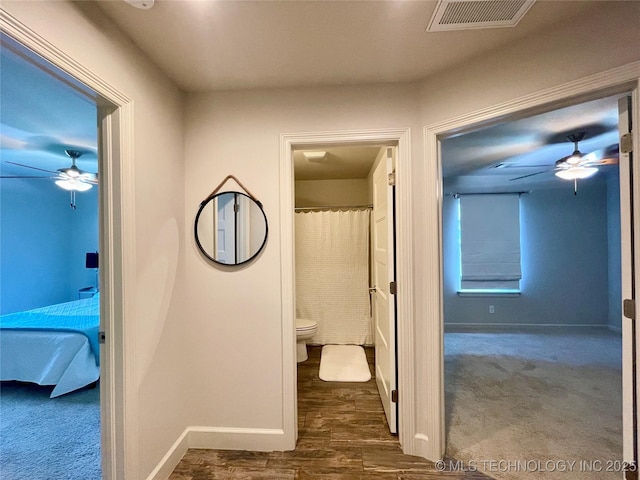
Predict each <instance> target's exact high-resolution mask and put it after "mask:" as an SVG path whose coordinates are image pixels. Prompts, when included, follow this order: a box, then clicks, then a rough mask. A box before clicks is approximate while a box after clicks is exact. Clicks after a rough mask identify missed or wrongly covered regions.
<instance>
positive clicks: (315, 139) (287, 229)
mask: <svg viewBox="0 0 640 480" xmlns="http://www.w3.org/2000/svg"><path fill="white" fill-rule="evenodd" d="M409 133H410V131H409V129H388V130H370V131H359V132H358V131H356V132H354V131H348V132H328V133H313V134H300V135H296V134H290V135H288V134H287V135H282V137H281V147H282V148H281V182H282V185H283V188H282V190H281V191H282V197H281V218H282V224H281V232H282V238H283V241H282V265H283V270H282V272H283V297H282V300H283V342H284V343H283V348H284V352H283V353H284V355H285V358H286V359H287V360H288V361H285V365H289V362H290V369H289V367H286V368H285V372H286V375H288V376H287V377H286V378H285V385H284V392H283V393H284V398H285V412H290V413H291V415H286V418H285V424H284V425H285V431H288V432H291V433H292V435H291V436H290V437H289V438H290V441H291V442H292V444H295V439H296V438H297V436H298V420H299V418H298V405H297V363H296V361H295V360H296V355H295V353H296V349H295V318H296V316H295V315H296V310H295V307H296V305H295V283H294V282H295V258H294V255H295V235H294V208H295V202H294V194H295V188H294V186H295V180H294V156H293V154H294V151H296V150H303V149H306V150H322V149H324V148H329V147H339V146H341V147H347V146H350V147H363V146H368V147H371V146H373V147H395V153H396V157H397V158H396V162H395V168H396V172H395V174H396V175H395V176H396V194H395V198H396V201H395V206H396V220H395V222H394V223H395V225H396V242H395V243H396V251H395V265H396V268H395V278H396V279H398V282H399V283H400V284H401V285H403V287H404V288H402V289H399V290H398V292H397V294H396V296H395V300H396V305H397V307H396V308H397V316H396V318H397V337H396V342H395V343H396V345H397V348H396V352H395V353H396V355H395V356H396V358H397V360H398V361H397V363H396V365H397V366H396V367H394V369H393V370H394V371H395V372H396V373H397V378H398V382H399V383H401V384H402V385H405V388H406V392H407V396H406V397H404V398H403V396H402V395H399V396H398V402H397V403H396V405H397V407H398V410H399V411H400V412H402V413H401V415H399V416H398V417H397V423H398V429H397V430H398V435H399V440H400V443H401V444H402V448H403V450H404V451H405V453H412V452H413V451H412V448H413V443H415V442H414V441H413V437H414V435H413V430H414V426H413V425H412V424H411V422H409V421H408V420H409V419H410V418H411V415H412V411H413V408H414V405H413V404H412V402H411V401H409V400H410V398H411V396H410V395H409V392H410V391H411V390H412V389H413V364H414V363H413V360H412V359H413V344H412V341H411V338H412V335H411V331H412V328H411V324H410V319H411V318H412V315H411V305H412V304H413V299H412V297H413V294H412V285H413V274H412V271H413V265H414V263H413V259H412V248H411V231H412V226H411V224H410V222H409V218H411V217H410V206H411V202H410V198H411V195H410V190H411V182H410V178H411V175H410V169H411V167H410V147H409V144H410V141H409V139H410V138H409ZM287 332H292V334H293V335H292V334H291V333H287ZM292 337H293V339H294V342H291V340H289V339H291V338H292ZM289 342H291V343H289ZM373 370H374V369H373V368H372V371H373ZM374 389H375V390H377V387H375V386H374ZM390 391H391V390H390ZM378 401H379V400H378ZM288 428H290V430H287V429H288ZM394 438H395V437H394ZM397 440H398V439H396V441H397Z"/></svg>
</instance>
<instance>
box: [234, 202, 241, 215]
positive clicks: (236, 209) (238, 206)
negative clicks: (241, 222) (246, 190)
mask: <svg viewBox="0 0 640 480" xmlns="http://www.w3.org/2000/svg"><path fill="white" fill-rule="evenodd" d="M239 211H240V205H238V204H237V203H235V204H234V205H233V213H238V212H239Z"/></svg>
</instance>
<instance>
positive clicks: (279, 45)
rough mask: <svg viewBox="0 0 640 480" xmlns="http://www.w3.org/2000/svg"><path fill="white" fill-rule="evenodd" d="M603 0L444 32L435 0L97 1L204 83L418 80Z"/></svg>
mask: <svg viewBox="0 0 640 480" xmlns="http://www.w3.org/2000/svg"><path fill="white" fill-rule="evenodd" d="M602 3H603V2H601V1H593V0H587V1H584V0H575V1H544V0H540V1H537V2H536V3H535V4H534V5H533V7H532V8H531V9H530V10H529V11H528V13H527V14H526V15H525V17H524V18H523V19H522V20H521V21H520V23H519V24H518V25H517V26H516V27H513V28H492V29H482V30H478V29H476V30H465V31H447V32H426V31H425V29H426V28H427V26H428V24H429V20H430V19H431V15H432V13H433V11H434V9H435V7H436V4H437V2H436V1H433V0H431V1H426V0H423V1H407V0H396V1H391V0H388V1H353V0H346V1H318V0H316V1H305V0H293V1H247V0H238V1H229V0H220V1H212V0H211V1H206V0H182V1H175V0H156V1H155V5H154V6H153V7H152V8H151V9H149V10H140V9H136V8H134V7H132V6H131V5H129V4H127V3H125V2H124V1H121V0H101V1H98V2H97V5H98V6H99V8H100V9H101V10H102V12H103V13H104V14H106V15H107V16H108V17H109V18H111V20H112V21H113V22H115V23H116V25H117V26H118V27H119V28H120V29H121V30H122V32H123V33H124V34H125V35H127V36H128V37H130V38H131V39H132V41H133V42H134V43H135V44H136V45H137V46H138V47H139V48H140V49H141V50H142V51H143V52H144V53H145V54H146V55H147V56H148V57H149V58H151V59H152V60H153V62H154V63H156V64H157V65H158V66H159V67H160V68H161V69H162V70H163V71H164V72H165V73H166V75H167V76H168V77H169V78H171V79H172V80H173V81H174V82H175V84H176V85H178V86H179V87H180V88H182V89H183V90H185V91H209V90H221V89H222V90H227V89H245V88H259V87H292V86H318V85H345V84H367V83H384V82H412V81H418V80H422V79H424V78H426V77H428V76H429V75H432V74H433V73H435V72H437V71H440V70H442V69H445V68H448V67H451V66H454V65H458V64H460V63H462V62H464V61H465V60H467V59H469V58H474V57H476V56H478V55H481V54H482V53H484V52H488V51H490V50H492V49H496V48H498V47H500V46H503V45H506V44H509V43H512V42H513V41H515V40H518V39H521V38H523V37H526V36H529V35H535V34H544V30H545V29H546V28H548V27H550V26H551V25H554V24H556V23H560V22H570V21H571V19H572V17H574V16H575V15H578V14H584V13H585V12H586V11H587V10H589V9H593V8H597V7H598V6H602ZM604 3H606V2H604Z"/></svg>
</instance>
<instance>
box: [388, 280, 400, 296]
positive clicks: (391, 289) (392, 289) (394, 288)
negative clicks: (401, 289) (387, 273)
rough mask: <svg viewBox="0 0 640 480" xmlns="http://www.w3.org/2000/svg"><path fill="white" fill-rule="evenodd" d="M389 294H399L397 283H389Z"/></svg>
mask: <svg viewBox="0 0 640 480" xmlns="http://www.w3.org/2000/svg"><path fill="white" fill-rule="evenodd" d="M389 293H390V294H391V295H395V294H396V293H398V285H397V284H396V282H391V283H389Z"/></svg>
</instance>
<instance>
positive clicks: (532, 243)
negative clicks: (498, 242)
mask: <svg viewBox="0 0 640 480" xmlns="http://www.w3.org/2000/svg"><path fill="white" fill-rule="evenodd" d="M456 202H457V200H455V199H454V198H453V197H450V196H447V197H445V199H444V206H443V230H444V239H443V246H444V301H445V302H444V313H445V325H446V326H447V328H448V330H451V327H454V326H455V327H456V328H461V327H462V326H464V327H465V329H469V328H471V327H472V326H476V327H478V326H482V328H486V327H487V326H488V325H500V326H511V327H517V326H518V325H534V326H541V325H544V326H547V325H548V326H560V325H562V326H576V325H594V326H606V325H607V324H608V322H609V308H608V304H609V291H608V276H609V273H608V272H609V269H608V265H609V261H608V258H607V252H608V251H609V246H608V234H607V231H608V230H607V226H608V225H607V210H608V207H607V178H606V176H605V175H604V174H600V175H597V176H595V177H593V178H591V179H588V180H586V181H581V182H580V184H579V188H578V195H577V196H574V195H573V185H571V184H570V182H569V183H563V184H560V185H558V187H557V188H548V189H535V188H534V189H533V190H531V193H529V194H524V195H521V196H520V232H521V235H520V244H521V264H522V280H521V281H520V286H521V291H522V294H521V295H520V296H518V297H479V298H478V297H459V296H458V295H457V289H458V287H459V275H460V273H459V272H460V269H459V265H460V260H459V246H458V233H457V232H458V226H457V223H458V220H457V211H456ZM489 305H493V306H494V309H495V313H490V312H489Z"/></svg>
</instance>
